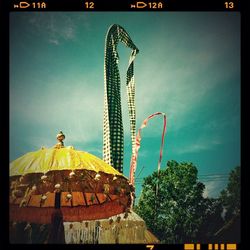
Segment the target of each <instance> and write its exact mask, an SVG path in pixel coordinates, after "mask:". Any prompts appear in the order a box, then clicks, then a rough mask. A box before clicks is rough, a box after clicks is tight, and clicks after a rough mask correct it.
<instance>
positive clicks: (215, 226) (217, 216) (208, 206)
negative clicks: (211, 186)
mask: <svg viewBox="0 0 250 250" xmlns="http://www.w3.org/2000/svg"><path fill="white" fill-rule="evenodd" d="M203 207H204V210H203V212H204V213H203V219H202V223H201V226H200V228H199V232H198V235H197V239H198V241H199V242H202V243H213V242H214V243H218V242H216V241H215V239H214V234H215V233H216V232H217V231H218V230H219V229H220V228H221V227H222V226H223V225H224V220H223V218H222V216H221V215H222V212H223V207H222V203H221V200H220V199H218V198H204V199H203ZM198 241H197V242H198Z"/></svg>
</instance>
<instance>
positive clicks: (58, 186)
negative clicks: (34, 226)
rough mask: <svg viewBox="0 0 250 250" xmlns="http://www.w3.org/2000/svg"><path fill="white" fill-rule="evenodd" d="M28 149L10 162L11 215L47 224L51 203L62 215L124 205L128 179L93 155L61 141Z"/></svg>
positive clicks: (100, 212)
mask: <svg viewBox="0 0 250 250" xmlns="http://www.w3.org/2000/svg"><path fill="white" fill-rule="evenodd" d="M64 138H65V135H63V133H62V132H60V133H59V134H58V135H57V139H58V143H57V144H56V145H55V146H54V147H52V148H44V147H43V148H41V149H40V150H38V151H34V152H29V153H27V154H25V155H23V156H21V157H20V158H18V159H16V160H14V161H13V162H11V163H10V220H11V221H29V222H33V223H41V224H46V223H49V222H50V219H51V214H52V212H53V210H54V208H60V209H61V211H62V213H63V219H64V221H82V220H96V219H102V218H107V217H110V216H113V215H116V214H119V213H123V212H126V211H128V210H129V208H130V205H131V191H132V187H131V185H130V184H129V180H128V179H127V178H126V177H125V176H124V175H123V174H121V173H120V172H118V171H117V170H116V169H114V168H113V167H112V166H110V165H108V164H107V163H105V162H104V161H103V160H101V159H99V158H98V157H96V156H94V155H92V154H90V153H87V152H84V151H79V150H76V149H74V147H72V146H69V147H64V144H63V140H64Z"/></svg>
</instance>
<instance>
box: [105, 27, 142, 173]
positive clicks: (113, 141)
mask: <svg viewBox="0 0 250 250" xmlns="http://www.w3.org/2000/svg"><path fill="white" fill-rule="evenodd" d="M119 42H122V43H123V44H125V46H127V47H129V48H131V49H132V52H131V56H130V59H129V65H128V69H127V81H126V87H127V99H128V109H129V116H130V131H131V140H132V154H134V153H135V125H136V123H135V82H134V60H135V57H136V55H137V54H138V52H139V50H138V49H137V47H136V46H135V45H134V43H133V41H132V40H131V38H130V36H129V35H128V33H127V32H126V31H125V29H124V28H122V27H121V26H120V25H117V24H114V25H112V26H111V27H110V28H109V30H108V32H107V36H106V41H105V59H104V121H103V122H104V124H103V160H104V161H105V162H106V163H108V164H109V165H111V166H113V167H114V168H115V169H117V170H118V171H119V172H121V173H122V172H123V147H124V135H123V123H122V110H121V94H120V88H121V86H120V85H121V83H120V75H119V68H118V62H119V55H118V52H117V45H118V43H119Z"/></svg>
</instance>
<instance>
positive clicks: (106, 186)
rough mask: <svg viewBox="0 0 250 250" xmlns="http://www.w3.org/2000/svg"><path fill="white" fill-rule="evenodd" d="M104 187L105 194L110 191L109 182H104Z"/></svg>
mask: <svg viewBox="0 0 250 250" xmlns="http://www.w3.org/2000/svg"><path fill="white" fill-rule="evenodd" d="M103 189H104V194H108V193H109V184H104V185H103Z"/></svg>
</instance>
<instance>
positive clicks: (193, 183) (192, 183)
mask: <svg viewBox="0 0 250 250" xmlns="http://www.w3.org/2000/svg"><path fill="white" fill-rule="evenodd" d="M197 173H198V171H197V168H196V167H195V166H194V165H193V164H192V163H187V162H183V163H177V162H176V161H169V162H168V163H167V167H166V169H164V170H160V172H159V176H158V172H157V171H156V172H154V173H153V174H152V175H151V176H148V177H146V178H145V179H144V183H143V185H142V187H143V191H142V195H141V197H140V199H139V203H138V206H137V207H136V208H135V210H136V212H137V213H138V214H139V215H140V216H141V217H142V218H143V219H144V220H145V222H146V224H147V226H148V227H149V229H150V230H151V231H152V232H153V233H154V234H155V235H156V236H157V237H158V238H159V239H160V240H161V241H162V242H163V243H184V242H193V241H195V239H196V236H197V234H198V230H199V227H200V226H201V224H202V219H203V218H202V216H203V214H204V212H203V211H204V202H203V200H204V198H203V196H202V194H203V191H204V188H205V186H204V184H202V183H200V182H198V181H197ZM157 184H158V194H157V196H156V188H157Z"/></svg>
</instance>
